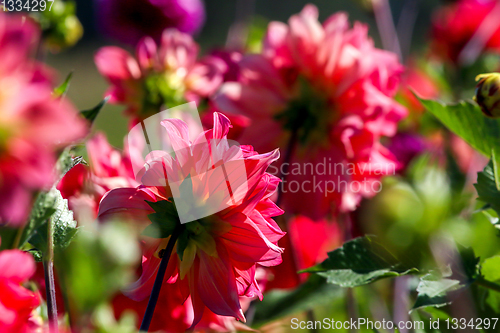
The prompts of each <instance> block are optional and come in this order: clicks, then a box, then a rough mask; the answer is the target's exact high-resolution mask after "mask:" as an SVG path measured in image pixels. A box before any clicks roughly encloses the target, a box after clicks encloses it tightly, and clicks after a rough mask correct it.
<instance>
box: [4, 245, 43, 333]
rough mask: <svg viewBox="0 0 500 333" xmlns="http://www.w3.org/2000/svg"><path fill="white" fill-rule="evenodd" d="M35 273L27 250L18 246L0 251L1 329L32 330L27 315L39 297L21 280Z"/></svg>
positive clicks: (15, 332) (8, 332)
mask: <svg viewBox="0 0 500 333" xmlns="http://www.w3.org/2000/svg"><path fill="white" fill-rule="evenodd" d="M34 273H35V261H34V260H33V257H32V256H31V255H30V254H28V253H25V252H23V251H19V250H5V251H2V252H0V332H2V333H28V332H31V329H30V324H29V319H30V316H31V312H32V311H33V310H34V309H35V308H36V307H38V305H39V304H40V299H39V297H38V295H37V294H35V293H34V292H32V291H30V290H28V289H26V288H24V287H23V286H21V283H23V282H26V281H27V280H28V279H29V278H30V277H31V276H32V275H33V274H34Z"/></svg>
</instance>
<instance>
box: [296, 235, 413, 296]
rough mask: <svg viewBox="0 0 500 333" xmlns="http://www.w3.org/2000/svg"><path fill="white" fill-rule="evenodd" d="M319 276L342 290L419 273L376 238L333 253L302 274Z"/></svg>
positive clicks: (363, 239) (353, 242)
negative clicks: (406, 265)
mask: <svg viewBox="0 0 500 333" xmlns="http://www.w3.org/2000/svg"><path fill="white" fill-rule="evenodd" d="M303 272H309V273H317V274H319V275H321V276H323V277H325V278H326V279H327V282H328V283H333V284H337V285H339V286H341V287H357V286H362V285H365V284H369V283H372V282H375V281H377V280H379V279H382V278H388V277H397V276H401V275H406V274H414V273H417V272H418V270H417V269H415V268H405V267H404V266H403V265H402V263H401V262H400V261H399V260H397V259H396V258H395V257H394V256H393V255H392V254H391V253H389V251H387V250H386V249H385V248H384V247H383V246H382V245H380V244H378V243H376V242H375V241H374V240H373V237H369V236H365V237H359V238H355V239H353V240H351V241H349V242H346V243H344V245H343V246H342V247H340V248H338V249H336V250H334V251H332V252H329V253H328V259H326V260H325V261H323V262H322V263H321V264H318V265H316V266H313V267H311V268H308V269H305V270H303V271H301V272H300V273H303Z"/></svg>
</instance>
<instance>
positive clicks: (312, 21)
mask: <svg viewBox="0 0 500 333" xmlns="http://www.w3.org/2000/svg"><path fill="white" fill-rule="evenodd" d="M367 30H368V29H367V27H366V26H365V25H363V24H361V23H355V24H354V27H353V28H350V26H349V22H348V18H347V15H346V14H345V13H338V14H335V15H332V16H331V17H329V18H328V19H327V20H326V21H325V22H324V23H323V24H321V23H320V22H318V10H317V8H316V7H315V6H313V5H307V6H305V7H304V9H303V10H302V12H301V13H300V14H298V15H294V16H292V17H291V18H290V20H289V24H288V25H286V24H284V23H280V22H271V23H270V24H269V27H268V31H267V34H266V36H265V39H264V47H263V51H262V54H257V55H248V56H245V57H244V58H243V59H242V60H241V62H240V66H241V70H240V79H239V82H227V83H224V85H223V86H222V87H221V89H220V92H219V94H218V96H216V97H215V102H216V104H217V107H218V108H219V110H221V111H222V112H230V113H234V114H240V115H245V116H247V117H249V118H250V120H251V122H252V123H251V124H252V125H251V126H249V127H248V128H247V129H246V130H245V131H244V132H243V134H242V137H241V138H240V139H239V140H240V141H241V142H252V144H253V145H254V146H255V147H256V149H259V150H264V151H265V150H266V149H269V148H270V147H273V146H278V147H280V148H281V149H282V151H286V152H287V153H288V152H291V154H290V155H289V156H288V155H287V156H288V157H287V160H286V161H283V160H282V162H283V163H284V164H281V167H280V168H274V172H273V174H275V175H278V176H281V175H285V174H287V173H288V175H286V177H285V178H286V179H284V182H283V183H282V185H281V186H283V187H282V189H283V191H282V192H283V197H282V200H283V201H282V202H283V204H284V206H285V207H286V211H287V212H291V213H300V214H304V215H306V216H308V217H311V218H313V219H316V220H317V219H321V218H323V217H324V216H325V214H327V213H329V212H334V213H336V212H339V211H349V210H353V209H355V207H356V205H357V204H358V202H359V201H360V199H361V198H362V197H363V196H372V195H374V194H375V193H376V191H377V186H376V185H377V183H376V181H377V180H378V179H380V177H382V176H383V175H384V174H387V173H391V170H392V169H393V166H394V164H395V163H397V162H396V160H395V159H394V157H393V156H392V155H391V154H390V153H389V151H388V150H387V149H386V148H384V147H383V146H382V145H381V143H380V139H381V138H382V137H383V136H392V135H394V134H395V133H396V128H397V124H398V122H399V120H401V119H402V118H403V117H405V116H406V109H405V108H404V107H402V106H401V105H399V104H398V103H396V102H395V101H394V99H393V96H394V94H395V93H396V90H397V87H398V83H399V79H400V74H401V72H402V70H403V68H402V66H401V64H399V62H398V59H397V57H396V55H395V54H393V53H391V52H387V51H383V50H380V49H377V48H375V47H374V44H373V41H372V40H371V39H370V38H369V37H368V36H367ZM285 164H286V166H287V167H288V169H287V168H286V167H285V169H283V166H284V165H285ZM320 164H321V165H324V166H321V168H323V169H315V168H316V167H317V166H318V165H320ZM311 166H312V168H313V169H314V170H313V171H311ZM335 166H336V168H335ZM306 168H308V169H306ZM376 169H377V170H376ZM318 170H319V171H318ZM318 184H319V185H318ZM285 192H286V193H285Z"/></svg>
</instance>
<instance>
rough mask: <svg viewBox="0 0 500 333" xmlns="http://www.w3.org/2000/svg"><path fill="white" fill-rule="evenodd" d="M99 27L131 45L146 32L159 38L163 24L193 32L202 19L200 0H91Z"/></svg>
mask: <svg viewBox="0 0 500 333" xmlns="http://www.w3.org/2000/svg"><path fill="white" fill-rule="evenodd" d="M95 6H96V13H97V20H98V25H99V28H100V30H101V31H102V32H103V33H104V34H105V35H107V36H109V37H111V38H115V39H117V40H119V41H121V42H123V43H128V44H131V45H135V44H136V43H137V42H138V41H139V40H140V39H141V38H143V37H145V36H150V37H152V38H154V39H155V40H159V39H160V36H161V34H162V31H163V30H164V29H166V28H176V29H178V30H179V31H181V32H185V33H188V34H193V33H196V32H198V31H199V30H200V28H201V27H202V25H203V23H204V21H205V8H204V5H203V1H202V0H95Z"/></svg>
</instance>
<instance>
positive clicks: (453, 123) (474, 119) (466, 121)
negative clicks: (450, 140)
mask: <svg viewBox="0 0 500 333" xmlns="http://www.w3.org/2000/svg"><path fill="white" fill-rule="evenodd" d="M420 102H421V103H422V104H423V105H424V107H425V108H426V109H427V110H428V111H430V112H431V113H432V114H433V115H434V116H436V117H437V118H438V119H439V120H440V121H441V122H442V123H443V124H444V125H445V126H446V127H447V128H448V129H449V130H451V131H452V132H454V133H455V134H456V135H458V136H460V137H461V138H462V139H464V140H465V141H466V142H467V143H468V144H470V145H471V146H472V147H473V148H474V149H476V150H477V151H479V152H480V153H482V154H484V155H485V156H487V157H490V158H491V159H492V160H493V165H494V170H493V171H494V172H493V175H494V178H493V179H494V180H495V186H496V187H497V189H500V120H498V119H493V118H488V117H485V116H484V115H483V113H482V112H481V109H480V107H479V106H478V105H477V104H476V103H473V102H471V101H460V102H459V103H457V104H444V103H441V102H439V101H434V100H425V99H420Z"/></svg>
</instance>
